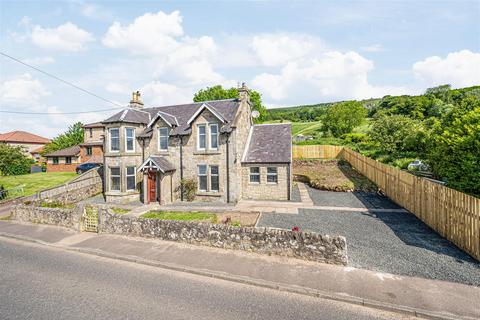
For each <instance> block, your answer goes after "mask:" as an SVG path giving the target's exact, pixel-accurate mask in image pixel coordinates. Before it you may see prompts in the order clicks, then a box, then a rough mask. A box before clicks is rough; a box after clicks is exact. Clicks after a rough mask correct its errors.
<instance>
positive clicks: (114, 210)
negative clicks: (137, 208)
mask: <svg viewBox="0 0 480 320" xmlns="http://www.w3.org/2000/svg"><path fill="white" fill-rule="evenodd" d="M110 210H112V211H113V213H115V214H127V213H129V212H130V211H131V210H130V209H123V208H110Z"/></svg>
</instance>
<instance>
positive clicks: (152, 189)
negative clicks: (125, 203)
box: [148, 172, 157, 203]
mask: <svg viewBox="0 0 480 320" xmlns="http://www.w3.org/2000/svg"><path fill="white" fill-rule="evenodd" d="M155 201H157V173H156V172H149V173H148V203H150V202H155Z"/></svg>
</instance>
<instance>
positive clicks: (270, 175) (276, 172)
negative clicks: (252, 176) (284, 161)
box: [267, 167, 278, 184]
mask: <svg viewBox="0 0 480 320" xmlns="http://www.w3.org/2000/svg"><path fill="white" fill-rule="evenodd" d="M268 169H275V172H274V173H273V172H268ZM268 177H275V181H274V182H271V181H268ZM267 183H268V184H278V167H267Z"/></svg>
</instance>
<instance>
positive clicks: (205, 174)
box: [197, 164, 208, 192]
mask: <svg viewBox="0 0 480 320" xmlns="http://www.w3.org/2000/svg"><path fill="white" fill-rule="evenodd" d="M200 167H205V173H204V174H201V173H200ZM197 176H198V191H200V192H207V191H208V166H207V165H206V164H199V165H198V166H197ZM200 177H205V179H206V181H207V183H206V186H205V189H201V187H200V186H201V183H200Z"/></svg>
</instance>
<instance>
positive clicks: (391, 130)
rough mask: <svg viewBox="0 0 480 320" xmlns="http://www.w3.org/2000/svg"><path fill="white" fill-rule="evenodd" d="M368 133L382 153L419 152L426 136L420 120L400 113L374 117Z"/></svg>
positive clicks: (422, 147)
mask: <svg viewBox="0 0 480 320" xmlns="http://www.w3.org/2000/svg"><path fill="white" fill-rule="evenodd" d="M369 135H370V137H371V139H372V141H373V142H374V143H376V145H377V146H378V148H379V149H380V151H381V152H382V153H383V154H392V155H395V154H400V153H402V152H409V151H417V152H421V151H422V150H424V147H425V140H426V136H427V134H426V132H425V129H424V127H423V124H422V123H421V122H420V121H418V120H414V119H411V118H409V117H407V116H404V115H400V114H396V115H391V116H390V115H383V116H380V117H378V118H377V119H375V121H374V122H373V125H372V129H371V130H370V132H369Z"/></svg>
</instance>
